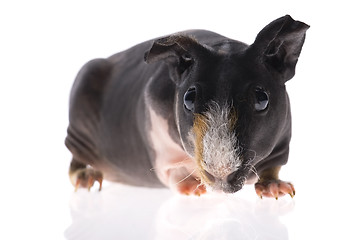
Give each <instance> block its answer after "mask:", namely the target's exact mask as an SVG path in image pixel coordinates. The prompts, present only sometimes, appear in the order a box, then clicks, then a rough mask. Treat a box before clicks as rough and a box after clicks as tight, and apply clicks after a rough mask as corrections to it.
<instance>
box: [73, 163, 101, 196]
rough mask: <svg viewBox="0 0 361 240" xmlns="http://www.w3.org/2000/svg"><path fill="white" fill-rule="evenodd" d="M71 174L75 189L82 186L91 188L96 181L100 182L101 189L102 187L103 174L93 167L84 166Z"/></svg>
mask: <svg viewBox="0 0 361 240" xmlns="http://www.w3.org/2000/svg"><path fill="white" fill-rule="evenodd" d="M69 175H70V179H71V182H72V183H73V185H74V187H75V191H77V190H78V188H79V187H81V188H88V191H90V188H91V187H92V186H93V185H94V183H95V181H98V182H99V191H100V190H101V189H102V183H103V174H102V173H101V172H100V171H98V170H95V169H93V168H83V169H78V170H76V171H74V172H72V173H71V174H69Z"/></svg>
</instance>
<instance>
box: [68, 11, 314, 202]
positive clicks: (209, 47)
mask: <svg viewBox="0 0 361 240" xmlns="http://www.w3.org/2000/svg"><path fill="white" fill-rule="evenodd" d="M308 28H309V26H308V25H306V24H305V23H302V22H299V21H295V20H293V19H292V18H291V17H290V16H289V15H286V16H284V17H281V18H279V19H276V20H275V21H273V22H271V23H270V24H268V25H267V26H266V27H265V28H263V29H262V30H261V31H260V32H259V34H258V35H257V37H256V39H255V41H254V43H253V44H251V45H247V44H245V43H242V42H239V41H236V40H232V39H229V38H227V37H224V36H221V35H219V34H217V33H214V32H210V31H205V30H189V31H184V32H178V33H176V34H172V35H169V36H165V37H161V38H159V39H155V40H150V41H146V42H143V43H141V44H138V45H136V46H134V47H132V48H130V49H128V50H126V51H123V52H120V53H117V54H115V55H113V56H110V57H109V58H102V59H95V60H92V61H90V62H88V63H86V64H85V66H84V67H83V68H82V69H81V70H80V72H79V73H78V76H77V77H76V80H75V82H74V85H73V87H72V90H71V95H70V107H69V127H68V135H67V137H66V140H65V144H66V146H67V148H68V149H69V150H70V151H71V153H72V155H73V159H72V161H71V164H70V168H69V176H70V179H71V182H72V183H73V185H74V186H75V189H78V188H79V187H85V188H88V189H90V188H91V187H92V186H93V184H94V182H95V181H98V182H99V183H100V188H99V189H101V186H102V181H103V179H107V180H110V181H115V182H121V183H124V184H130V185H134V186H145V187H169V188H171V189H174V190H175V191H177V192H179V193H182V194H187V195H190V194H194V195H201V194H204V193H206V192H207V191H210V190H212V191H221V192H225V193H234V192H237V191H239V190H240V189H242V187H243V186H244V184H255V190H256V193H257V194H258V196H260V197H261V198H262V197H263V196H264V197H274V198H276V199H277V198H278V197H280V196H282V195H285V194H289V195H291V196H292V197H293V196H294V195H295V189H294V186H293V185H292V184H291V183H289V182H285V181H282V180H280V179H279V177H278V173H279V171H280V168H281V167H282V166H283V165H285V164H286V163H287V161H288V154H289V143H290V139H291V112H290V103H289V98H288V94H287V91H286V87H285V83H286V82H287V81H288V80H290V79H291V78H292V77H293V76H294V74H295V67H296V64H297V61H298V58H299V55H300V52H301V49H302V46H303V43H304V41H305V34H306V31H307V29H308Z"/></svg>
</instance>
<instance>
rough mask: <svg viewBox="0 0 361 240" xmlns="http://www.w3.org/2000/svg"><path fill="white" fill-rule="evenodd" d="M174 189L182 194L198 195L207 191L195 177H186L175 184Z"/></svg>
mask: <svg viewBox="0 0 361 240" xmlns="http://www.w3.org/2000/svg"><path fill="white" fill-rule="evenodd" d="M176 189H177V191H178V192H179V193H181V194H184V195H196V196H200V195H202V194H205V193H206V192H207V190H206V187H205V186H204V185H203V184H202V183H201V182H200V181H198V180H197V179H195V178H188V179H185V180H184V181H182V182H179V183H177V184H176Z"/></svg>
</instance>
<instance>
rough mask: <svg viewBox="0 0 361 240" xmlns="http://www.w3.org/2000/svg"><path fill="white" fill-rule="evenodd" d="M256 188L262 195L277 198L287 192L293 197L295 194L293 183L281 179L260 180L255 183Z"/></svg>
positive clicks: (259, 194) (260, 195)
mask: <svg viewBox="0 0 361 240" xmlns="http://www.w3.org/2000/svg"><path fill="white" fill-rule="evenodd" d="M254 187H255V190H256V193H257V195H258V196H259V197H260V198H262V197H273V198H276V200H277V199H278V198H279V197H282V196H284V195H286V194H289V195H290V196H291V197H292V198H293V197H294V196H295V194H296V192H295V188H294V186H293V185H292V183H289V182H284V181H282V180H279V179H271V180H265V181H260V182H257V183H256V184H255V186H254Z"/></svg>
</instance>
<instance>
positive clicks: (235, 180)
mask: <svg viewBox="0 0 361 240" xmlns="http://www.w3.org/2000/svg"><path fill="white" fill-rule="evenodd" d="M204 176H205V177H206V178H207V180H208V185H209V186H210V187H211V188H212V189H213V190H214V191H222V192H225V193H234V192H237V191H239V190H240V189H241V188H242V187H243V185H244V183H245V180H246V178H245V177H244V176H243V174H242V170H236V171H234V172H232V173H230V174H228V175H226V176H224V177H216V176H214V175H213V174H211V173H210V172H209V171H207V170H204Z"/></svg>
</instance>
